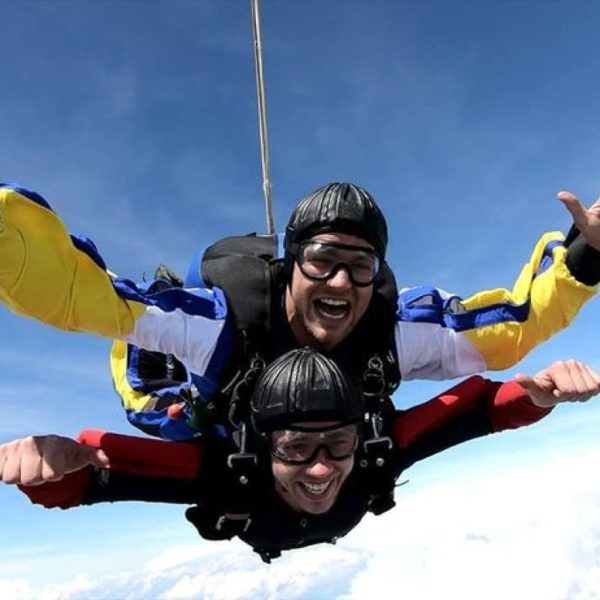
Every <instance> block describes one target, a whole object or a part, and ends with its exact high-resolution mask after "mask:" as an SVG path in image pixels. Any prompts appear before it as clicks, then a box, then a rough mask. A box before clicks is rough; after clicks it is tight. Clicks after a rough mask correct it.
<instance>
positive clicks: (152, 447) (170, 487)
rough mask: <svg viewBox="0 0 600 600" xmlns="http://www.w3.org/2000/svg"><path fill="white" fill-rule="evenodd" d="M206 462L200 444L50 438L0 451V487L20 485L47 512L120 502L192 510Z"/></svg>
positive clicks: (93, 434) (89, 435)
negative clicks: (174, 505) (169, 504)
mask: <svg viewBox="0 0 600 600" xmlns="http://www.w3.org/2000/svg"><path fill="white" fill-rule="evenodd" d="M2 457H4V460H2ZM202 458H203V452H202V447H201V446H199V445H197V444H184V443H176V442H162V441H158V440H149V439H145V438H136V437H132V436H127V435H119V434H115V433H105V432H102V431H95V430H87V431H84V432H83V433H82V434H81V436H80V437H79V440H78V441H76V440H72V439H69V438H64V437H60V436H54V435H50V436H40V437H35V438H25V439H24V440H17V441H16V442H11V443H9V444H4V445H2V446H0V461H2V462H0V464H2V465H3V468H2V475H1V478H0V481H4V482H5V483H13V484H19V486H20V489H21V491H22V492H23V493H25V494H26V495H27V496H28V497H29V499H30V500H31V501H32V502H33V503H35V504H42V505H43V506H45V507H47V508H53V507H60V508H71V507H74V506H79V505H81V504H94V503H97V502H113V501H119V500H141V501H149V502H175V503H179V504H191V503H193V502H194V501H195V499H196V496H197V479H198V475H199V472H200V468H201V464H202Z"/></svg>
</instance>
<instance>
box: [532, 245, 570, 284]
mask: <svg viewBox="0 0 600 600" xmlns="http://www.w3.org/2000/svg"><path fill="white" fill-rule="evenodd" d="M558 246H563V242H559V241H558V240H555V241H553V242H550V243H549V244H547V245H546V247H545V248H544V253H543V258H542V260H541V262H540V266H539V267H538V270H537V273H536V274H535V276H536V277H538V276H539V275H541V274H542V273H543V272H544V271H546V270H548V269H549V268H550V267H551V266H552V265H553V264H554V260H553V258H552V251H553V250H554V248H557V247H558Z"/></svg>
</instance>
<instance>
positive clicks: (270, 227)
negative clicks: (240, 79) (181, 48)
mask: <svg viewBox="0 0 600 600" xmlns="http://www.w3.org/2000/svg"><path fill="white" fill-rule="evenodd" d="M251 4H252V30H253V34H254V65H255V70H256V95H257V99H258V125H259V132H260V157H261V163H262V176H263V193H264V195H265V210H266V216H267V232H268V233H269V234H273V233H275V224H274V218H273V188H272V184H271V167H270V163H269V131H268V128H267V101H266V97H265V74H264V67H263V58H262V34H261V29H260V6H259V4H260V2H259V0H251Z"/></svg>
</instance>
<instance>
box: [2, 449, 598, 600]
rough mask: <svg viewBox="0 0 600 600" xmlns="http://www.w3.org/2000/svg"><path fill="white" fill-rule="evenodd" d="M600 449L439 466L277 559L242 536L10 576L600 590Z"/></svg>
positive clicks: (170, 584)
mask: <svg viewBox="0 0 600 600" xmlns="http://www.w3.org/2000/svg"><path fill="white" fill-rule="evenodd" d="M599 460H600V451H599V450H598V449H596V450H590V451H589V452H587V453H586V454H585V455H581V454H579V453H574V454H573V455H571V456H568V457H566V458H562V459H561V458H560V452H555V453H549V454H548V455H547V457H543V456H538V455H534V457H533V458H532V459H531V460H530V461H528V462H524V461H522V460H519V459H518V458H517V460H512V461H510V462H507V464H505V465H504V467H501V468H499V467H498V463H497V462H496V461H495V460H494V458H493V457H492V458H490V459H489V460H487V459H483V460H480V461H478V462H479V472H474V471H466V472H462V473H461V474H460V477H458V478H457V474H456V473H454V472H453V473H448V474H446V475H444V474H438V475H437V477H435V478H433V479H432V480H431V483H428V484H423V481H425V480H426V478H422V479H421V478H420V477H417V478H415V479H414V480H413V481H412V482H411V484H410V485H409V486H406V487H403V488H401V490H400V491H399V493H398V497H397V500H398V505H397V507H396V508H395V509H394V510H393V511H390V512H389V513H387V514H386V515H383V516H381V517H372V516H368V517H366V518H365V520H364V521H363V523H361V525H360V526H359V527H357V528H356V529H355V530H354V531H353V532H352V533H351V534H350V535H349V536H348V537H347V538H346V539H345V540H342V541H341V542H340V543H338V545H337V546H330V545H322V546H317V547H313V548H307V549H303V550H297V551H294V552H287V553H284V555H283V557H282V558H280V559H277V560H275V561H273V563H272V564H271V565H264V564H263V563H262V562H261V561H260V559H259V557H258V556H257V555H256V554H254V553H253V552H252V551H251V550H250V549H249V548H248V547H247V546H245V545H244V544H242V543H241V542H237V541H234V542H222V543H214V542H210V543H209V542H204V541H199V543H198V544H192V545H189V544H188V545H176V546H173V545H172V546H165V548H164V550H163V551H162V553H160V554H158V555H156V556H155V557H154V558H153V559H152V560H149V561H146V562H145V563H142V564H141V565H140V564H138V565H136V566H135V567H134V565H133V564H121V565H115V566H114V568H113V570H112V572H110V573H106V574H104V575H99V574H96V575H94V576H93V577H92V576H89V575H87V576H85V575H83V574H82V573H80V574H79V575H76V576H71V577H69V579H68V580H66V579H67V575H66V574H65V576H64V578H65V581H62V582H61V581H60V580H59V578H57V581H55V582H54V583H53V584H52V585H47V586H45V587H43V588H41V589H36V590H35V591H33V583H32V582H29V584H28V585H29V586H30V587H29V588H28V587H27V586H26V585H25V583H24V582H23V580H17V579H14V580H6V581H7V582H8V583H6V582H4V585H5V586H7V585H11V586H12V588H11V589H14V590H16V591H17V592H18V593H20V594H21V596H20V597H27V595H26V594H27V593H28V590H29V592H31V595H33V596H35V597H42V598H45V599H46V600H59V599H61V600H82V599H88V598H98V597H102V598H105V597H109V598H113V597H114V598H116V597H118V598H129V599H138V598H156V599H163V600H179V599H188V598H203V599H211V600H220V599H227V600H234V599H237V598H247V597H253V598H261V599H263V598H264V599H275V598H282V597H285V598H291V599H300V598H310V599H311V600H312V599H314V598H336V597H337V598H344V599H345V600H354V599H362V598H365V597H373V596H376V595H380V596H389V595H390V593H393V594H394V596H398V597H406V598H429V597H431V598H433V597H443V598H447V599H450V600H452V599H453V598H460V599H461V600H464V599H466V600H469V599H476V598H477V599H479V598H481V597H485V598H489V599H491V600H495V599H504V598H516V599H520V598H528V599H530V598H531V599H538V598H539V599H546V598H552V599H555V598H556V599H565V600H567V599H568V600H593V599H598V598H600V596H599V595H598V590H600V585H599V584H600V480H599V478H598V476H597V474H596V473H597V465H598V461H599ZM453 478H454V479H453ZM166 537H167V532H165V539H166ZM128 543H129V544H131V543H132V542H131V541H130V542H128ZM133 543H134V544H135V542H133ZM132 560H134V559H133V558H132ZM3 597H4V596H3ZM8 597H10V596H8Z"/></svg>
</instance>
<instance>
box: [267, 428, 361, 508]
mask: <svg viewBox="0 0 600 600" xmlns="http://www.w3.org/2000/svg"><path fill="white" fill-rule="evenodd" d="M310 425H311V426H313V427H315V428H319V427H323V426H328V425H331V423H312V424H310ZM307 426H308V425H307V424H305V423H304V424H303V427H307ZM272 435H273V436H275V435H276V434H272ZM284 435H285V434H284ZM331 435H332V436H333V437H332V439H331V440H330V444H331V446H330V447H331V448H333V449H334V455H335V448H336V445H339V444H340V441H339V440H337V439H336V438H335V436H336V435H340V434H336V433H335V432H334V433H332V434H331ZM277 442H278V443H283V444H285V443H286V440H285V439H279V440H274V439H272V443H277ZM287 443H289V441H288V442H287ZM317 443H318V442H317ZM353 467H354V453H352V454H351V455H350V456H348V457H347V458H344V459H342V460H333V459H332V458H331V455H330V454H329V453H328V452H327V451H326V450H325V449H324V448H320V449H319V450H318V452H317V455H316V456H315V457H314V459H313V460H312V461H311V462H310V463H307V464H303V465H302V464H289V463H287V462H283V461H282V460H278V459H277V458H276V457H273V458H272V471H273V477H274V478H275V490H276V492H277V493H278V495H279V496H280V497H281V498H282V500H283V501H284V502H285V503H286V504H287V505H288V506H289V507H290V508H292V510H295V511H296V512H305V513H309V514H312V515H320V514H323V513H326V512H327V511H329V510H331V508H332V507H333V505H334V504H335V501H336V500H337V498H338V496H339V493H340V490H341V488H342V484H343V483H344V481H346V479H347V478H348V475H350V472H351V471H352V469H353Z"/></svg>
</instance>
